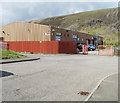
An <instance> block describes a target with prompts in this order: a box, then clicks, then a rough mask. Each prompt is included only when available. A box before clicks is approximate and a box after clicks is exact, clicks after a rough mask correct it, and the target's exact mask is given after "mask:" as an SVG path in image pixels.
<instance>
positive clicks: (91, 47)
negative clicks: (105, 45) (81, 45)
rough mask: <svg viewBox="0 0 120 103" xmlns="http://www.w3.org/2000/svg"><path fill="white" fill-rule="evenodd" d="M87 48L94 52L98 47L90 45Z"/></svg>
mask: <svg viewBox="0 0 120 103" xmlns="http://www.w3.org/2000/svg"><path fill="white" fill-rule="evenodd" d="M87 46H88V50H89V51H94V50H95V49H96V46H95V45H93V44H88V45H87Z"/></svg>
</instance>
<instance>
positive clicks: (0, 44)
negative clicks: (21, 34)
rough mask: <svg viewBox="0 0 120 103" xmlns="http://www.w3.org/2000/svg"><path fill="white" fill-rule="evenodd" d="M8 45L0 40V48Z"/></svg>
mask: <svg viewBox="0 0 120 103" xmlns="http://www.w3.org/2000/svg"><path fill="white" fill-rule="evenodd" d="M7 47H8V45H7V43H5V42H0V50H6V49H7Z"/></svg>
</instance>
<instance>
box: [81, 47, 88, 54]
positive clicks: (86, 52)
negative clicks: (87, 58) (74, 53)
mask: <svg viewBox="0 0 120 103" xmlns="http://www.w3.org/2000/svg"><path fill="white" fill-rule="evenodd" d="M82 54H84V55H87V54H88V46H87V45H82Z"/></svg>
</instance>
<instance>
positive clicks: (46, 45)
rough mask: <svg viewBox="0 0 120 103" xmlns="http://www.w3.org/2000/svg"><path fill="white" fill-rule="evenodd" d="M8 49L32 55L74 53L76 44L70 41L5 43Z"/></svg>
mask: <svg viewBox="0 0 120 103" xmlns="http://www.w3.org/2000/svg"><path fill="white" fill-rule="evenodd" d="M7 43H8V49H9V50H13V51H17V52H34V53H50V54H56V53H76V43H75V42H71V41H43V42H41V43H40V42H39V41H7Z"/></svg>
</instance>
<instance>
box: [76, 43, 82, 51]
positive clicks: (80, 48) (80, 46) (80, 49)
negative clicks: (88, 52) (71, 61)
mask: <svg viewBox="0 0 120 103" xmlns="http://www.w3.org/2000/svg"><path fill="white" fill-rule="evenodd" d="M77 49H78V50H79V51H80V52H81V51H82V45H81V44H79V45H77Z"/></svg>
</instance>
